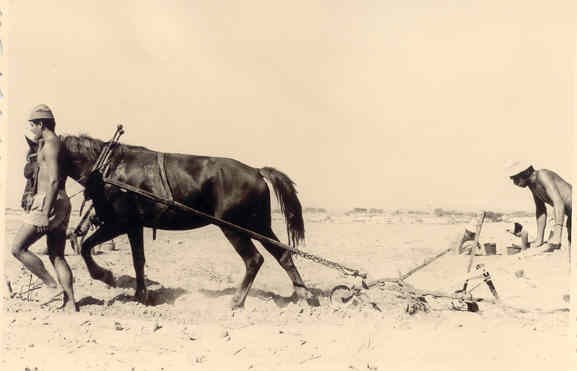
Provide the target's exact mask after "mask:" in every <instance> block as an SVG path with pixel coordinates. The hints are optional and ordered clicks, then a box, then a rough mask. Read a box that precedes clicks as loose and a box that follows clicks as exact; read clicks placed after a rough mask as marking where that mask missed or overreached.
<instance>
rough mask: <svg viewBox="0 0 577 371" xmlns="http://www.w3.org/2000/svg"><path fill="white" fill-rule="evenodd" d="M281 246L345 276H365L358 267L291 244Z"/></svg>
mask: <svg viewBox="0 0 577 371" xmlns="http://www.w3.org/2000/svg"><path fill="white" fill-rule="evenodd" d="M283 248H284V249H286V250H288V251H290V252H292V253H294V254H296V255H299V256H302V257H303V258H305V259H308V260H310V261H313V262H315V263H318V264H321V265H324V266H325V267H328V268H331V269H336V270H338V271H339V272H341V273H342V274H344V275H345V276H353V277H361V278H367V274H366V273H364V272H361V271H359V270H358V269H352V268H349V267H346V266H344V265H342V264H339V263H336V262H333V261H330V260H327V259H325V258H321V257H320V256H316V255H313V254H311V253H308V252H305V251H302V250H299V249H297V248H296V247H293V246H289V247H288V248H287V247H283Z"/></svg>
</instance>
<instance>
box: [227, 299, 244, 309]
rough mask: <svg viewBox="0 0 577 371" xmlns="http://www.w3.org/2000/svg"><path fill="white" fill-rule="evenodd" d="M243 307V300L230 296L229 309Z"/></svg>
mask: <svg viewBox="0 0 577 371" xmlns="http://www.w3.org/2000/svg"><path fill="white" fill-rule="evenodd" d="M243 308H244V300H240V299H239V298H237V297H236V296H235V297H233V298H232V300H231V302H230V309H232V310H239V309H243Z"/></svg>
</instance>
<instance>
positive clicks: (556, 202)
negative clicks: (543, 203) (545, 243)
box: [538, 172, 565, 244]
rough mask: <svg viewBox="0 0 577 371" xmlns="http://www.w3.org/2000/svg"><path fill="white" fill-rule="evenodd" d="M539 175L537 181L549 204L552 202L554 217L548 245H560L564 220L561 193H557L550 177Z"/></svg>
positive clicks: (545, 174) (543, 174) (557, 190)
mask: <svg viewBox="0 0 577 371" xmlns="http://www.w3.org/2000/svg"><path fill="white" fill-rule="evenodd" d="M540 175H541V176H540V177H539V179H538V180H539V181H540V182H541V184H542V185H543V187H544V188H545V192H547V196H548V197H549V198H550V199H551V202H553V209H554V216H555V225H554V226H553V228H552V230H553V233H554V235H553V237H552V240H551V241H549V243H552V244H560V243H561V233H562V231H563V219H564V218H565V204H564V203H563V198H562V197H561V193H560V192H559V189H557V185H556V184H555V181H554V180H553V178H552V177H551V175H550V174H549V173H546V172H544V173H542V174H540Z"/></svg>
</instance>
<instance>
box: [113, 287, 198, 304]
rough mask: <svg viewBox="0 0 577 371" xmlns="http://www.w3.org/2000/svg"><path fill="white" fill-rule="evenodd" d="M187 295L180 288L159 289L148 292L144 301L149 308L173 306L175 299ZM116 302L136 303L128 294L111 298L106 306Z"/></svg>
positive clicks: (132, 296)
mask: <svg viewBox="0 0 577 371" xmlns="http://www.w3.org/2000/svg"><path fill="white" fill-rule="evenodd" d="M186 293H188V291H186V290H185V289H182V288H179V287H178V288H171V287H160V288H158V289H154V290H148V300H147V301H146V305H149V306H157V305H161V304H171V305H174V302H175V301H176V299H178V298H179V297H180V296H182V295H184V294H186ZM116 302H120V303H130V302H138V300H136V298H135V297H134V295H129V294H124V293H123V294H119V295H116V296H115V297H113V298H112V299H110V300H108V301H107V302H106V305H112V304H114V303H116Z"/></svg>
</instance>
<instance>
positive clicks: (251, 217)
mask: <svg viewBox="0 0 577 371" xmlns="http://www.w3.org/2000/svg"><path fill="white" fill-rule="evenodd" d="M60 140H61V152H62V154H63V155H62V160H61V163H62V173H63V174H64V175H65V176H67V177H70V178H72V179H74V180H76V181H77V182H79V183H80V184H81V185H83V186H84V187H85V196H86V197H88V198H91V199H92V200H93V205H94V206H95V210H96V214H97V215H98V218H99V219H100V222H101V224H100V226H99V227H98V228H97V229H96V230H95V231H94V232H93V233H92V234H91V235H90V236H89V237H88V238H86V239H85V240H84V242H83V243H82V246H81V255H82V258H83V260H84V262H85V264H86V267H87V269H88V272H89V273H90V276H91V277H92V278H93V279H97V280H100V281H102V282H104V283H106V284H108V285H110V286H115V280H114V276H113V274H112V272H111V271H109V270H107V269H104V268H102V267H100V266H99V265H98V264H97V263H96V262H95V261H94V258H93V256H92V253H91V250H92V248H93V247H94V246H96V245H99V244H101V243H103V242H105V241H108V240H110V239H112V238H115V237H117V236H120V235H122V234H126V235H127V236H128V240H129V242H130V247H131V252H132V260H133V265H134V270H135V274H136V288H135V298H136V300H137V301H139V302H141V303H144V304H146V303H147V301H148V292H147V288H146V285H145V280H144V263H145V256H144V240H143V228H144V227H147V228H154V231H156V229H160V230H191V229H195V228H200V227H204V226H207V225H209V224H211V222H210V221H208V220H206V219H203V218H201V217H198V216H195V215H191V214H190V213H186V212H184V211H181V210H178V209H175V208H170V207H168V206H166V205H165V204H162V203H159V202H154V201H152V200H150V199H147V198H145V197H143V196H140V195H138V194H136V193H133V192H126V191H124V190H122V189H119V188H118V187H115V186H112V185H109V184H105V183H103V182H102V178H100V182H99V181H94V179H98V177H96V178H95V177H93V176H90V174H91V173H92V174H95V173H94V172H91V171H92V169H93V165H94V163H95V161H96V160H97V158H98V156H99V154H100V152H101V150H102V149H103V147H104V146H105V145H106V144H107V143H106V142H103V141H101V140H98V139H95V138H92V137H90V136H87V135H65V136H61V137H60ZM96 174H98V173H96ZM106 176H107V177H108V178H110V179H114V180H116V181H119V182H123V183H125V184H128V185H131V186H134V187H137V188H140V189H142V190H144V191H148V192H150V193H153V194H155V195H157V196H160V197H163V198H165V199H169V200H174V201H177V202H179V203H182V204H184V205H186V206H189V207H191V208H194V209H196V210H199V211H201V212H203V213H206V214H209V215H211V216H214V217H216V218H220V219H223V220H226V221H228V222H231V223H234V224H236V225H238V226H241V227H243V228H246V229H250V230H252V231H254V232H257V233H259V234H261V235H264V236H266V237H268V238H271V239H273V240H276V241H279V239H278V237H277V236H276V235H275V233H274V232H273V230H272V228H271V200H270V191H269V187H268V185H267V183H266V181H265V179H266V180H268V182H270V184H271V185H272V187H273V190H274V192H275V195H276V197H277V199H278V201H279V204H280V208H281V211H282V213H283V215H284V219H285V222H286V229H287V235H288V238H289V244H290V245H291V246H293V247H296V246H297V245H298V244H299V243H301V242H302V241H303V240H304V237H305V229H304V221H303V216H302V207H301V203H300V201H299V199H298V197H297V191H296V189H295V184H294V182H293V181H292V180H291V179H290V178H289V177H288V176H287V175H286V174H284V173H282V172H281V171H279V170H276V169H274V168H272V167H263V168H260V169H259V168H253V167H251V166H248V165H246V164H244V163H242V162H240V161H237V160H235V159H230V158H223V157H210V156H199V155H191V154H180V153H162V152H156V151H153V150H150V149H147V148H145V147H141V146H135V145H128V144H122V143H117V144H116V145H115V146H113V147H112V150H111V155H110V159H109V168H108V173H107V174H106ZM219 228H220V229H221V230H222V232H223V234H224V236H225V237H226V239H227V240H228V241H229V242H230V244H231V245H232V246H233V247H234V249H235V250H236V252H237V253H238V254H239V255H240V257H241V258H242V260H243V261H244V264H245V269H246V270H245V274H244V277H243V279H242V281H241V283H240V285H239V286H238V288H237V289H236V291H235V294H234V295H233V297H232V303H231V307H232V308H233V309H236V308H241V307H243V306H244V303H245V300H246V296H247V294H248V292H249V290H250V287H251V286H252V284H253V282H254V279H255V277H256V275H257V273H258V271H259V269H260V267H261V265H262V264H263V261H264V258H263V256H262V255H261V254H260V253H259V252H258V251H257V249H256V248H255V245H254V244H253V242H252V240H251V238H250V237H249V236H247V235H246V234H243V233H242V232H239V231H237V230H234V229H232V228H228V227H226V226H224V227H223V226H221V227H219ZM261 244H262V245H263V247H264V248H265V249H266V250H267V251H268V252H269V253H270V254H271V255H272V256H273V257H274V258H275V259H276V260H277V262H278V263H279V264H280V266H281V267H282V268H283V269H284V270H285V272H286V273H287V274H288V276H289V278H290V280H291V282H292V285H293V288H294V292H293V296H292V297H293V298H295V299H296V300H303V299H304V300H306V301H307V302H309V304H311V305H318V299H317V298H316V297H315V296H314V294H313V293H312V292H311V290H309V289H308V288H307V287H306V286H305V284H304V282H303V280H302V278H301V275H300V273H299V271H298V270H297V267H296V266H295V264H294V262H293V259H292V253H291V252H290V251H287V250H284V249H282V248H280V247H278V246H276V245H274V244H271V243H267V242H261Z"/></svg>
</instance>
